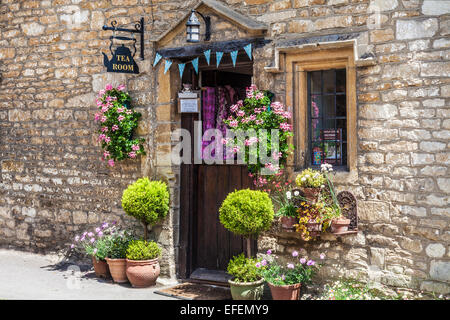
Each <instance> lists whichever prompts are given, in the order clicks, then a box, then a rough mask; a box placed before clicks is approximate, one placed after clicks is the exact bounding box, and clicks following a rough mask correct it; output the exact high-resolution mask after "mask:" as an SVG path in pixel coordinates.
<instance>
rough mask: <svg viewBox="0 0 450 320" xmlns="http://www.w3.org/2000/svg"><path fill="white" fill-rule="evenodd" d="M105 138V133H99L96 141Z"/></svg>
mask: <svg viewBox="0 0 450 320" xmlns="http://www.w3.org/2000/svg"><path fill="white" fill-rule="evenodd" d="M105 138H106V135H104V134H101V135H99V136H98V141H103V140H105Z"/></svg>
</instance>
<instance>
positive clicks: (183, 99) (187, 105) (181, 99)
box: [178, 88, 200, 113]
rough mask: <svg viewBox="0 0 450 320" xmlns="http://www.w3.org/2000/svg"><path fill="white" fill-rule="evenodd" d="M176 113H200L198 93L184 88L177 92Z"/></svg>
mask: <svg viewBox="0 0 450 320" xmlns="http://www.w3.org/2000/svg"><path fill="white" fill-rule="evenodd" d="M178 112H180V113H198V112H200V98H199V94H198V92H193V91H190V89H189V88H185V89H184V90H183V91H181V92H178Z"/></svg>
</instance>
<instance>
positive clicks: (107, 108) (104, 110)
mask: <svg viewBox="0 0 450 320" xmlns="http://www.w3.org/2000/svg"><path fill="white" fill-rule="evenodd" d="M108 110H109V105H104V106H103V107H102V112H103V113H105V112H106V111H108Z"/></svg>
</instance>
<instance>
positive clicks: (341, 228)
mask: <svg viewBox="0 0 450 320" xmlns="http://www.w3.org/2000/svg"><path fill="white" fill-rule="evenodd" d="M349 225H350V219H346V218H340V219H333V220H331V232H332V233H343V232H346V231H348V226H349Z"/></svg>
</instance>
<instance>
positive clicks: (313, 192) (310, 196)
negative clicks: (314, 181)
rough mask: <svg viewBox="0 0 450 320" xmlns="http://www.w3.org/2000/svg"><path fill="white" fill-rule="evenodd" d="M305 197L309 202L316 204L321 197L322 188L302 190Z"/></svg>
mask: <svg viewBox="0 0 450 320" xmlns="http://www.w3.org/2000/svg"><path fill="white" fill-rule="evenodd" d="M302 191H303V195H304V197H305V198H306V200H308V201H309V202H312V203H316V202H317V198H318V197H319V193H320V188H302Z"/></svg>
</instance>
